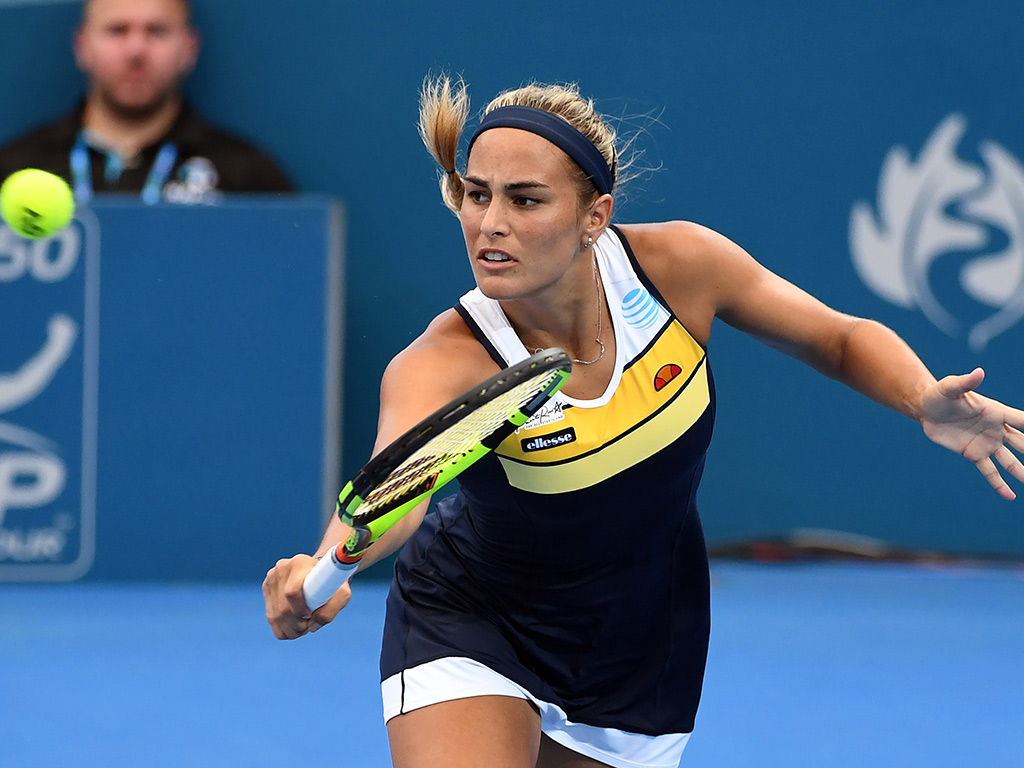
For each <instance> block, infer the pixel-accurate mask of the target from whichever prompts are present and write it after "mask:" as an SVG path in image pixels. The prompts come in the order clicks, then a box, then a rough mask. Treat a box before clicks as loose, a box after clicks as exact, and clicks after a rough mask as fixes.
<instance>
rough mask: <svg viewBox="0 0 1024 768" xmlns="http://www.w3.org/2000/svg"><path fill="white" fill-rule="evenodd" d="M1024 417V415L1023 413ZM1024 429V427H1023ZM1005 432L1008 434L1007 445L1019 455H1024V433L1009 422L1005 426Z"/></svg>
mask: <svg viewBox="0 0 1024 768" xmlns="http://www.w3.org/2000/svg"><path fill="white" fill-rule="evenodd" d="M1022 416H1024V413H1022ZM1022 427H1024V425H1022ZM1004 431H1005V432H1006V438H1005V439H1006V441H1007V444H1008V445H1010V447H1012V449H1013V450H1014V451H1017V452H1018V453H1024V432H1021V430H1020V429H1019V428H1015V427H1013V426H1012V425H1011V424H1010V423H1009V422H1008V423H1007V424H1005V425H1004Z"/></svg>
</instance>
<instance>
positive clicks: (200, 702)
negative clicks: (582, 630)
mask: <svg viewBox="0 0 1024 768" xmlns="http://www.w3.org/2000/svg"><path fill="white" fill-rule="evenodd" d="M712 578H713V602H714V628H713V631H712V643H711V656H710V660H709V665H708V674H707V680H706V685H705V694H704V701H703V704H702V708H701V712H700V715H699V716H698V722H697V731H696V732H695V734H694V736H693V738H692V739H691V741H690V745H689V746H688V748H687V751H686V753H685V755H684V758H683V763H682V765H683V766H684V768H688V767H690V766H693V767H702V766H704V767H708V768H711V767H712V766H714V768H732V767H733V766H736V767H738V766H744V767H750V766H786V767H787V768H800V767H801V766H808V767H809V766H814V767H815V768H820V767H821V766H830V767H831V768H845V767H846V766H849V767H850V768H853V766H857V767H858V768H861V767H862V766H922V768H923V767H925V766H927V767H928V768H942V767H943V766H949V767H950V768H952V767H953V766H956V768H963V767H964V766H979V767H981V768H1021V766H1024V570H1022V569H1021V568H1016V567H985V566H959V567H951V566H945V567H926V566H910V565H893V564H878V563H871V564H867V563H803V564H778V565H770V564H755V563H748V562H741V561H715V562H714V563H713V566H712ZM385 590H386V586H385V584H384V583H382V582H378V581H371V580H365V581H363V582H362V583H360V584H358V585H357V592H356V597H355V599H354V600H353V603H352V604H351V606H350V607H349V608H348V609H346V611H345V613H344V614H343V618H342V619H339V621H338V623H336V624H335V625H333V626H330V627H327V628H325V629H324V630H323V631H321V632H319V633H317V634H316V635H314V636H311V637H307V638H303V639H301V640H298V641H293V642H279V641H277V640H274V639H273V637H272V635H271V634H270V631H269V629H268V628H267V626H266V624H265V622H264V619H263V601H262V597H261V595H260V589H259V585H258V584H244V585H238V584H230V585H149V584H147V585H124V584H71V585H52V586H49V585H4V586H0V766H5V767H6V766H32V767H33V768H35V767H36V766H40V767H44V768H45V767H48V766H68V767H72V768H93V767H98V766H104V767H111V766H133V767H134V766H147V768H158V767H160V766H174V767H175V768H180V767H181V766H239V767H245V768H257V767H259V766H275V768H276V767H279V766H282V765H302V764H306V765H308V764H327V765H333V766H360V767H361V768H365V767H373V766H388V765H390V761H389V758H388V753H387V740H386V734H385V729H384V726H383V725H382V723H381V717H380V699H379V693H378V688H377V676H376V656H377V647H378V642H379V636H380V628H381V623H382V618H383V603H384V595H385Z"/></svg>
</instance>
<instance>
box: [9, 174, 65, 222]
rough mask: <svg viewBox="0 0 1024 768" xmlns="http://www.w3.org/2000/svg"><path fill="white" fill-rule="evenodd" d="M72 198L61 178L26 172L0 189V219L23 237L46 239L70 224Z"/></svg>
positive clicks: (11, 179)
mask: <svg viewBox="0 0 1024 768" xmlns="http://www.w3.org/2000/svg"><path fill="white" fill-rule="evenodd" d="M74 215H75V198H74V195H72V194H71V187H69V186H68V185H67V182H65V181H64V179H62V178H61V177H60V176H55V175H54V174H52V173H48V172H46V171H41V170H39V169H38V168H25V169H24V170H21V171H15V172H14V173H12V174H11V175H10V176H8V177H7V179H6V180H5V181H4V183H3V185H2V186H0V216H3V218H4V221H6V222H7V224H8V225H9V226H10V228H11V229H13V230H14V231H15V232H17V233H18V234H19V235H22V236H23V237H30V238H33V239H34V238H40V237H49V236H50V235H52V234H53V233H54V232H58V231H60V230H62V229H64V227H66V226H67V225H68V224H69V223H70V222H71V217H72V216H74Z"/></svg>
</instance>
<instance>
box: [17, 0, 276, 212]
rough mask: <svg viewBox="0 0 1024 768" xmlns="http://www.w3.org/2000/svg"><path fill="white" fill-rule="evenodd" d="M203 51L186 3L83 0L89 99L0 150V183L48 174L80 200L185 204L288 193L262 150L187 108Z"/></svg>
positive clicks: (80, 49)
mask: <svg viewBox="0 0 1024 768" xmlns="http://www.w3.org/2000/svg"><path fill="white" fill-rule="evenodd" d="M199 47H200V46H199V36H198V34H197V32H196V30H195V28H194V27H193V26H192V21H191V9H190V5H189V2H188V0H86V2H85V3H84V5H83V14H82V23H81V26H80V27H79V29H78V30H77V32H76V33H75V38H74V51H75V60H76V62H77V63H78V67H79V69H81V70H82V72H83V73H84V74H85V76H86V79H87V89H86V94H85V99H84V101H83V102H82V103H81V104H79V106H78V107H77V108H76V109H75V110H74V111H73V112H72V113H71V114H69V115H66V116H65V117H63V118H61V119H60V120H58V121H56V122H54V123H51V124H48V125H44V126H42V127H39V128H36V129H34V130H32V131H30V132H29V133H28V134H26V135H25V136H22V137H21V138H19V139H16V140H15V141H14V142H12V143H11V144H8V145H7V146H6V147H3V148H2V149H0V179H2V178H6V177H7V176H8V175H9V174H10V173H13V172H14V171H16V170H19V169H21V168H29V167H31V168H42V169H43V170H47V171H51V172H53V173H56V174H58V175H60V176H62V177H64V178H65V179H66V180H67V181H68V183H69V184H71V186H72V188H73V189H74V191H75V198H76V199H77V200H78V201H79V202H82V201H84V200H88V199H89V198H90V197H91V196H92V195H93V194H95V193H104V192H127V193H138V194H141V195H142V198H143V200H145V201H146V202H149V203H154V202H157V201H160V200H165V201H169V202H184V203H189V202H205V201H208V200H209V199H210V198H211V197H214V196H216V195H217V194H218V193H220V192H289V191H291V190H292V186H291V183H290V182H289V180H288V178H287V177H286V176H285V174H284V173H283V172H282V171H281V169H280V168H279V167H278V165H277V164H276V163H275V162H274V161H273V160H272V159H271V158H270V157H269V156H268V155H267V154H266V153H265V152H263V151H262V150H260V149H258V148H257V147H254V146H253V145H251V144H249V143H247V142H245V141H243V140H241V139H240V138H238V137H236V136H233V135H231V134H229V133H226V132H224V131H221V130H218V129H216V128H213V127H211V126H210V125H208V124H206V123H205V122H204V121H203V120H202V119H201V118H200V117H199V116H198V115H197V114H196V113H195V112H193V111H192V110H191V109H190V108H189V106H188V104H187V103H186V102H185V100H184V97H183V95H182V84H183V82H184V81H185V78H186V77H188V75H189V74H190V73H191V72H192V69H193V68H194V67H195V64H196V59H197V58H198V55H199Z"/></svg>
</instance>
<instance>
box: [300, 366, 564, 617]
mask: <svg viewBox="0 0 1024 768" xmlns="http://www.w3.org/2000/svg"><path fill="white" fill-rule="evenodd" d="M571 369H572V361H571V360H570V359H569V356H568V355H567V354H566V353H565V352H564V351H563V350H561V349H557V348H552V349H546V350H542V351H540V352H538V353H537V354H535V355H533V356H532V357H529V358H527V359H526V360H524V361H522V362H521V363H517V364H516V365H513V366H511V367H509V368H506V369H505V370H503V371H501V372H500V373H498V374H497V375H495V376H492V377H491V378H489V379H488V380H487V381H485V382H482V383H481V384H479V385H478V386H476V387H474V388H473V389H471V390H469V391H468V392H465V393H463V394H462V395H460V396H459V397H457V398H455V399H454V400H452V401H451V402H450V403H448V404H447V405H445V406H444V407H442V408H440V409H439V410H437V411H435V412H434V413H432V414H431V415H430V416H428V417H427V418H425V419H424V420H423V421H421V422H420V423H419V424H417V425H416V426H415V427H413V428H412V429H410V430H409V431H408V432H406V433H405V434H404V435H402V436H401V437H399V438H398V439H397V440H395V441H394V442H392V443H391V444H390V445H389V446H387V447H386V448H385V449H384V450H382V451H381V452H380V453H378V454H377V455H376V456H374V457H373V458H372V459H370V461H369V462H367V464H366V466H364V467H363V468H362V469H361V470H359V472H358V474H357V475H356V476H355V477H354V478H352V480H350V481H349V482H348V483H347V484H346V485H345V487H344V488H343V489H342V491H341V493H340V494H339V496H338V504H337V507H336V510H335V511H336V513H337V515H338V517H340V518H341V521H342V522H343V523H345V524H346V525H350V526H352V528H353V530H352V533H351V534H350V535H349V537H348V538H347V539H346V540H345V541H343V542H341V543H340V544H338V545H337V546H336V547H334V548H333V549H332V550H331V551H330V553H329V554H327V555H325V556H324V557H323V558H321V560H320V562H318V563H317V564H316V566H314V568H313V570H311V571H310V572H309V573H308V574H307V576H306V580H305V582H304V583H303V586H302V590H303V594H304V596H305V598H306V605H308V606H309V609H310V610H311V611H313V610H316V609H317V608H319V607H320V606H321V605H323V604H324V603H326V602H327V601H328V600H329V599H330V598H331V596H332V595H333V594H334V593H335V592H337V591H338V589H340V588H341V586H342V585H343V584H344V583H345V582H346V581H348V578H349V576H351V575H352V573H353V572H355V570H356V566H357V565H358V564H359V560H360V558H361V557H362V556H363V553H365V552H366V550H367V548H368V547H369V546H370V545H371V544H373V542H375V541H376V540H377V539H379V538H380V536H381V535H382V534H383V533H384V532H385V531H387V530H388V529H389V528H391V526H393V525H394V524H395V523H397V522H398V521H399V520H401V519H402V517H403V516H405V514H406V513H408V512H409V511H410V510H411V509H412V508H413V507H415V506H416V505H417V504H419V503H420V502H421V501H422V500H423V499H424V497H426V496H428V495H429V494H431V493H433V492H434V491H437V490H439V489H440V488H441V487H442V486H443V485H445V483H447V482H448V481H449V480H452V479H453V478H455V477H456V476H457V475H458V474H459V473H460V472H462V471H463V470H465V469H466V468H467V467H469V466H471V465H472V464H473V463H474V462H475V461H476V460H477V459H479V458H480V457H482V456H484V455H485V454H487V453H488V452H490V451H492V450H493V449H494V448H496V447H497V446H498V444H499V443H500V442H501V441H502V440H504V439H505V438H506V437H508V436H509V435H510V434H512V432H513V431H515V430H516V429H517V428H518V427H521V426H522V425H523V424H525V423H526V422H527V421H528V420H529V419H530V417H531V416H533V415H534V414H535V413H537V411H539V410H540V408H541V407H542V406H543V405H544V403H546V402H547V401H548V399H549V398H550V397H551V396H552V395H554V394H555V392H557V391H558V390H559V389H561V387H562V385H563V384H565V382H566V380H567V379H568V378H569V372H570V370H571Z"/></svg>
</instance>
